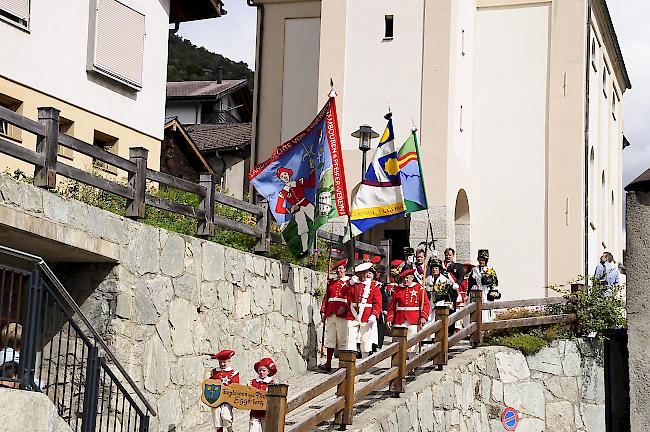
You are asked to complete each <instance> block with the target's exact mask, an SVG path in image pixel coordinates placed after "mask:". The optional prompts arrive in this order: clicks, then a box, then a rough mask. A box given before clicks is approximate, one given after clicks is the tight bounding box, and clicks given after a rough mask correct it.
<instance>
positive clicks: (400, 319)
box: [386, 268, 431, 337]
mask: <svg viewBox="0 0 650 432" xmlns="http://www.w3.org/2000/svg"><path fill="white" fill-rule="evenodd" d="M415 272H416V269H414V268H411V269H407V270H404V271H403V272H402V273H400V275H399V279H400V280H401V281H402V283H401V284H400V285H399V287H398V288H397V289H396V290H395V293H394V294H393V299H392V300H391V302H390V305H389V306H388V317H387V319H386V321H387V325H388V327H389V328H390V327H406V328H407V329H408V336H409V337H411V336H412V335H414V334H415V333H417V331H418V326H423V325H425V324H426V322H427V321H428V320H429V313H430V309H431V306H430V303H429V297H428V296H427V294H426V292H425V291H424V288H422V285H420V284H419V283H416V282H414V276H415Z"/></svg>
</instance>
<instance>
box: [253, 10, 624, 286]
mask: <svg viewBox="0 0 650 432" xmlns="http://www.w3.org/2000/svg"><path fill="white" fill-rule="evenodd" d="M255 3H256V4H257V5H258V52H257V67H256V70H257V71H258V74H257V76H256V86H255V88H256V94H255V95H254V99H255V101H256V112H255V116H254V118H255V120H256V123H255V125H254V131H253V134H254V139H255V143H254V148H253V158H254V160H255V161H256V162H260V161H263V160H264V159H265V158H267V157H268V156H269V155H270V154H271V152H272V151H273V149H274V148H275V147H276V146H277V145H279V144H280V143H281V142H283V141H284V140H286V139H288V138H290V137H291V136H293V135H294V134H295V133H297V132H298V131H300V130H301V129H302V128H303V127H304V126H305V125H306V124H308V122H309V121H310V120H311V118H312V117H313V116H314V114H315V113H316V112H317V111H318V109H319V106H321V105H322V104H323V103H324V101H325V99H326V97H327V94H328V92H329V83H330V78H331V79H332V80H333V81H334V84H335V88H336V90H337V91H338V94H339V96H338V109H339V117H340V118H339V125H340V128H341V135H342V140H343V147H344V159H345V169H346V175H347V179H348V184H349V185H354V184H356V183H357V182H358V181H360V179H361V169H360V167H361V163H360V161H361V152H360V151H359V150H358V149H357V141H356V140H355V139H354V138H351V137H350V134H351V133H352V132H353V131H355V130H356V129H357V128H358V127H359V126H360V125H362V124H370V125H372V126H373V127H374V129H375V130H377V131H379V132H380V131H381V129H382V128H383V127H384V124H385V121H384V120H383V115H384V114H385V113H386V111H387V110H388V107H389V106H390V108H391V110H392V112H393V119H394V126H395V133H396V137H397V141H398V142H397V144H398V145H401V144H402V143H403V142H404V141H405V140H406V138H407V137H408V134H409V132H410V130H411V127H412V126H413V125H415V126H416V127H418V129H419V135H420V136H419V138H420V143H421V147H420V154H421V157H422V162H423V168H424V176H425V181H426V188H427V196H428V201H429V207H430V209H429V211H428V213H427V212H419V213H415V214H412V215H411V216H410V217H408V218H399V219H396V220H394V221H392V222H390V223H388V224H385V225H384V226H381V227H379V228H376V229H374V230H373V232H371V233H370V234H369V235H368V238H369V239H371V240H373V241H378V240H379V239H380V238H384V237H390V238H393V240H394V241H395V243H396V244H400V239H403V238H408V239H409V242H410V244H411V246H417V245H418V244H419V243H420V242H421V241H423V240H425V239H426V237H427V234H426V233H427V231H428V232H429V233H431V232H432V233H433V234H432V236H433V238H435V239H436V246H437V249H438V250H439V251H441V250H442V249H443V248H444V247H447V246H451V247H455V248H456V249H457V251H458V259H459V260H471V259H473V258H475V257H476V252H477V250H478V249H479V248H488V249H490V251H491V256H492V263H493V264H494V265H495V267H496V268H497V271H498V272H499V275H500V276H499V280H500V282H501V285H502V288H503V293H504V296H505V297H509V298H517V297H531V296H540V295H544V294H546V293H547V290H546V289H545V287H547V286H549V285H552V284H559V283H564V282H567V281H569V280H571V279H574V278H575V277H577V276H578V275H580V274H584V272H585V269H588V270H589V271H593V267H594V266H595V264H596V262H597V258H598V256H599V254H601V253H602V251H603V250H609V251H611V252H612V253H613V254H614V256H615V257H616V258H617V259H621V258H622V250H623V245H622V221H621V215H622V201H621V191H622V185H621V160H622V148H623V123H622V119H621V115H622V98H623V94H624V92H625V90H626V89H628V88H630V82H629V79H628V76H627V73H626V70H625V64H624V62H623V58H622V55H621V52H620V49H619V47H618V42H617V40H616V34H615V32H614V28H613V25H612V23H611V19H610V17H609V13H608V11H607V5H606V3H605V1H604V0H593V1H588V0H584V1H583V0H580V1H572V2H562V1H558V0H551V1H529V0H440V1H436V2H426V1H423V0H412V1H406V2H398V3H396V2H394V1H389V0H355V1H347V0H323V1H322V2H321V1H311V2H309V1H305V2H300V3H294V2H289V1H282V0H258V1H255ZM586 23H588V24H586ZM586 126H588V129H587V128H586ZM586 130H587V133H585V131H586ZM375 145H376V143H375ZM349 189H350V190H351V189H352V186H350V187H349ZM429 236H430V237H431V234H429ZM430 237H429V238H430Z"/></svg>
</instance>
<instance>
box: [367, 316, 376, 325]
mask: <svg viewBox="0 0 650 432" xmlns="http://www.w3.org/2000/svg"><path fill="white" fill-rule="evenodd" d="M376 322H377V317H376V316H374V315H370V318H368V324H374V323H376Z"/></svg>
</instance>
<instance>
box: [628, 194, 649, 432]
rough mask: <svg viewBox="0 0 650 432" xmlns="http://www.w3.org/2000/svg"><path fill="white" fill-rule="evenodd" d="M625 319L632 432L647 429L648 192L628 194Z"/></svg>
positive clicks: (640, 431)
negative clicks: (626, 322)
mask: <svg viewBox="0 0 650 432" xmlns="http://www.w3.org/2000/svg"><path fill="white" fill-rule="evenodd" d="M626 227H627V236H626V237H627V248H626V257H627V261H626V267H627V298H628V299H629V301H628V302H627V320H628V329H627V331H628V343H627V346H628V350H629V369H630V422H631V426H632V431H633V432H642V431H647V430H650V416H648V413H649V412H650V392H649V391H648V383H650V365H648V340H649V339H650V308H648V302H649V298H650V291H649V290H648V281H650V248H649V247H648V244H650V193H643V192H628V194H627V211H626Z"/></svg>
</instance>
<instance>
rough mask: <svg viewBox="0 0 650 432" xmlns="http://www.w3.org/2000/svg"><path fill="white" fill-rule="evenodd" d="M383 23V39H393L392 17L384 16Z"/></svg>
mask: <svg viewBox="0 0 650 432" xmlns="http://www.w3.org/2000/svg"><path fill="white" fill-rule="evenodd" d="M384 21H385V26H384V39H392V38H393V27H394V22H393V15H386V16H385V17H384Z"/></svg>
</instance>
